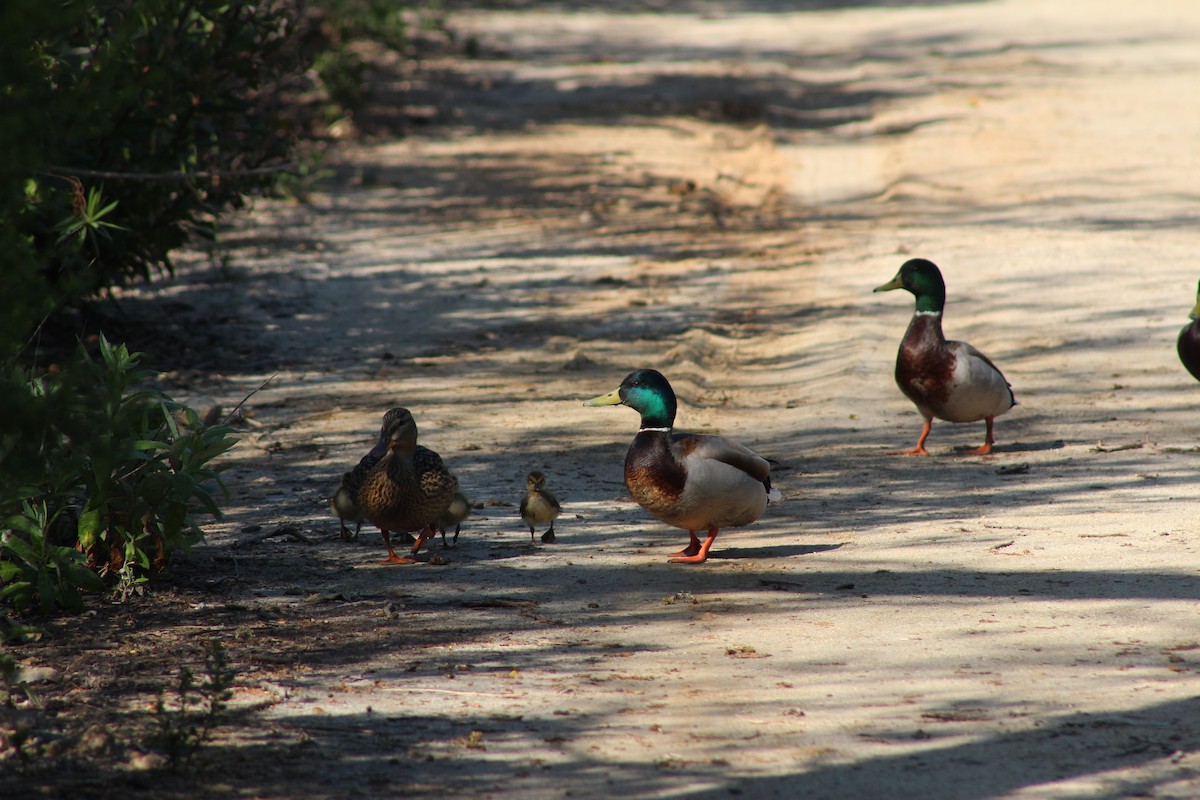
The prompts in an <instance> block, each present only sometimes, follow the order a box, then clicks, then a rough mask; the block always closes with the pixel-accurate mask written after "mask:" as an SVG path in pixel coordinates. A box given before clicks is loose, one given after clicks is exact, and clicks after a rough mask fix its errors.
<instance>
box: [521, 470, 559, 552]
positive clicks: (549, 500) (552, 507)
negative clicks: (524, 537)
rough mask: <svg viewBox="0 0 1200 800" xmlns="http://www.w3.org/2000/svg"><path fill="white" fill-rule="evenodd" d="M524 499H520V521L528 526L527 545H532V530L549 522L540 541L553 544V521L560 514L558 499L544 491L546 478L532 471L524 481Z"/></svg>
mask: <svg viewBox="0 0 1200 800" xmlns="http://www.w3.org/2000/svg"><path fill="white" fill-rule="evenodd" d="M525 487H526V492H525V497H523V498H522V499H521V519H523V520H525V524H526V525H528V526H529V543H530V544H533V532H534V531H533V528H534V526H535V525H539V524H541V523H543V522H549V523H550V527H549V528H548V529H547V530H546V532H545V533H543V534H542V541H543V542H545V543H546V544H554V542H555V541H556V539H555V536H554V520H556V519H558V515H559V514H561V513H562V506H561V505H559V503H558V498H557V497H555V496H554V495H552V494H550V492H549V491H548V490H547V489H546V476H545V475H543V474H542V473H541V472H538V471H537V470H534V471H533V472H531V473H529V477H527V478H526V479H525Z"/></svg>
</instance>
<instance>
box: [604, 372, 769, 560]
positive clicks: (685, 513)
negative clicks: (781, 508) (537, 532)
mask: <svg viewBox="0 0 1200 800" xmlns="http://www.w3.org/2000/svg"><path fill="white" fill-rule="evenodd" d="M584 405H585V406H615V405H627V406H629V407H630V408H632V409H633V410H634V411H637V412H638V413H639V414H641V415H642V424H641V427H640V428H639V429H638V432H637V435H636V436H634V437H633V443H632V444H630V445H629V452H627V453H626V454H625V485H626V486H627V487H628V488H629V493H630V494H631V495H633V499H634V500H636V501H637V502H638V505H640V506H641V507H642V508H644V509H646V510H647V511H649V512H650V513H651V514H653V515H654V516H656V517H658V518H659V519H660V520H662V521H663V522H665V523H667V524H668V525H673V526H674V527H676V528H682V529H684V530H686V531H687V532H688V536H689V541H688V546H687V547H685V548H684V549H683V550H680V551H679V552H677V553H672V554H671V555H672V556H674V557H673V558H672V559H671V561H673V562H676V563H688V564H700V563H703V562H704V561H705V560H706V559H707V558H708V550H709V548H710V547H712V544H713V541H715V540H716V538H717V533H718V532H719V531H720V529H721V528H731V527H738V526H742V525H749V524H750V523H751V522H754V521H755V520H756V519H758V518H759V517H761V516H762V513H763V511H764V510H765V509H766V507H767V500H768V499H771V500H777V499H779V497H780V495H779V492H777V491H775V490H773V489H772V488H771V465H770V464H768V463H767V460H766V459H765V458H763V457H762V456H760V455H758V454H757V453H755V452H753V451H752V450H750V449H749V448H747V447H744V446H743V445H741V444H739V443H738V442H735V441H733V440H732V439H727V438H725V437H724V436H713V435H708V434H696V433H674V432H673V430H672V427H673V426H674V424H675V410H676V404H675V392H674V391H672V389H671V384H670V383H668V382H667V379H666V378H665V377H663V374H662V373H661V372H658V371H656V370H652V369H640V370H638V371H636V372H631V373H629V375H627V376H626V377H625V380H623V381H621V385H620V386H619V387H617V388H616V389H614V390H613V391H611V392H609V393H608V394H603V395H600V396H599V397H595V398H593V399H591V400H588V401H587V402H585V403H584ZM699 530H706V531H708V539H706V540H705V541H704V543H703V544H701V543H700V539H699V538H697V536H696V531H699Z"/></svg>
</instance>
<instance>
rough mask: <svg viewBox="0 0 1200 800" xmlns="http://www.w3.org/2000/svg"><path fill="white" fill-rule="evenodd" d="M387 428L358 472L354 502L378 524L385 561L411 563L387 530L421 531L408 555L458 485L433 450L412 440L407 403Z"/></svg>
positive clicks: (414, 430)
mask: <svg viewBox="0 0 1200 800" xmlns="http://www.w3.org/2000/svg"><path fill="white" fill-rule="evenodd" d="M389 417H390V422H389V424H388V426H387V428H386V431H387V436H386V441H387V453H386V454H385V455H384V456H383V458H381V459H379V461H378V462H377V463H376V464H375V466H374V467H372V468H371V470H370V472H369V473H368V474H367V475H366V477H364V478H363V482H362V485H361V486H360V487H359V489H358V494H357V496H356V497H355V502H356V503H357V505H358V508H359V509H360V510H361V512H362V515H363V517H364V518H365V519H367V520H368V521H369V522H371V523H372V524H373V525H376V526H378V527H379V530H380V532H381V533H382V534H383V543H384V544H385V545H386V546H387V550H388V557H387V559H386V560H385V561H384V563H385V564H412V563H413V559H411V558H400V557H398V556H397V555H396V551H395V550H393V549H392V538H391V532H392V531H404V532H407V531H420V534H419V535H418V536H417V542H416V544H414V545H413V547H412V553H413V555H416V553H417V551H418V550H420V549H421V545H423V544H424V543H425V540H426V539H428V538H429V537H430V536H432V535H433V531H434V529H433V525H434V523H435V522H436V521H437V519H438V517H439V516H440V515H441V513H442V512H443V511H445V510H446V507H447V506H449V505H450V501H451V500H453V499H454V493H455V492H456V491H458V479H457V478H455V477H454V475H453V474H451V472H450V470H448V469H446V465H445V464H443V463H442V459H441V457H440V456H438V454H437V453H435V452H433V451H432V450H430V449H428V448H426V447H421V446H419V445H418V444H417V423H416V420H414V419H413V417H412V414H410V413H409V411H408V409H406V408H393V409H392V410H390V411H388V413H387V415H385V417H384V419H385V420H387V419H389Z"/></svg>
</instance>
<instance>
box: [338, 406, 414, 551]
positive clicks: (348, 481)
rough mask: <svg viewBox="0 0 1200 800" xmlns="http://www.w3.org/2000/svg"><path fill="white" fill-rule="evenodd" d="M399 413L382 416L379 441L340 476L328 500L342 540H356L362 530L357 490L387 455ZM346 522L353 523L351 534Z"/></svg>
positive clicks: (395, 411)
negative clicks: (390, 435) (336, 519)
mask: <svg viewBox="0 0 1200 800" xmlns="http://www.w3.org/2000/svg"><path fill="white" fill-rule="evenodd" d="M401 411H403V409H400V408H393V409H392V410H390V411H388V412H387V413H386V414H384V415H383V427H382V428H381V429H380V431H379V441H377V442H376V443H375V446H374V447H372V448H371V449H370V450H369V451H368V452H367V454H366V455H365V456H363V457H362V459H361V460H360V461H359V462H358V465H357V466H355V467H354V469H352V470H350V471H349V472H346V473H343V474H342V482H341V483H340V484H339V485H338V488H337V491H335V492H334V493H333V497H332V498H330V502H329V504H330V506H332V508H333V513H334V514H336V515H337V517H338V520H339V521H340V522H341V525H342V538H343V539H352V538H356V537H357V536H358V532H359V530H360V529H361V528H362V524H363V513H362V509H361V508H359V507H358V490H359V489H361V488H362V485H363V481H364V480H366V478H367V476H368V475H370V474H371V470H372V469H374V468H375V465H376V464H378V463H379V460H380V459H381V458H383V457H384V456H385V455H387V450H388V433H389V431H390V429H391V427H392V425H394V424H395V422H396V420H397V419H398V417H399V412H401ZM346 520H350V521H351V522H353V523H354V533H353V534H351V533H350V529H349V528H347V527H346Z"/></svg>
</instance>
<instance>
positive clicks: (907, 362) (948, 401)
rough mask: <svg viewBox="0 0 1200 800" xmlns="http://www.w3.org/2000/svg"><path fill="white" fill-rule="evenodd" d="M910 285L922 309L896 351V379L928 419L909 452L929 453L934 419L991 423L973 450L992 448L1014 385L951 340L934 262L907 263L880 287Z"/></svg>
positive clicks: (941, 283)
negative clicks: (996, 425)
mask: <svg viewBox="0 0 1200 800" xmlns="http://www.w3.org/2000/svg"><path fill="white" fill-rule="evenodd" d="M891 289H906V290H908V291H910V292H912V293H913V294H914V295H916V298H917V308H916V311H915V312H914V313H913V318H912V321H911V322H910V323H908V331H907V332H905V334H904V339H903V340H902V341H901V342H900V352H899V353H898V354H897V355H896V383H897V384H899V386H900V391H902V392H904V394H905V396H906V397H908V399H909V400H912V401H913V403H915V404H916V406H917V410H918V411H920V412H921V416H922V417H924V418H925V425H924V427H922V428H921V438H919V439H917V446H916V447H914V448H913V449H911V450H904V451H902V452H903V453H904V454H905V455H917V456H927V455H929V451H928V450H926V449H925V440H926V439H927V438H928V437H929V431H930V429H931V428H932V427H933V418H934V417H937V418H938V419H944V420H946V421H947V422H978V421H979V420H981V419H982V420H985V421H986V422H987V436H986V438H985V439H984V442H983V446H982V447H980V448H978V449H976V450H972V451H971V452H972V453H977V454H979V455H987V454H988V453H990V452H992V444H993V442H994V440H993V438H992V421H993V420H994V419H995V418H996V417H998V416H1000V415H1001V414H1003V413H1004V412H1005V411H1008V410H1009V409H1010V408H1012V407H1013V406H1015V405H1016V404H1017V400H1016V398H1015V397H1013V393H1012V387H1011V386H1009V385H1008V381H1006V380H1005V379H1004V375H1003V374H1002V373H1001V372H1000V370H999V369H997V368H996V365H995V364H993V363H992V362H991V361H989V360H988V357H987V356H985V355H984V354H983V353H981V352H979V351H978V350H976V349H975V348H974V347H972V346H971V345H969V344H967V343H966V342H955V341H947V340H946V336H945V334H943V333H942V309H943V307H944V306H945V305H946V284H945V282H944V281H943V280H942V273H941V272H940V271H939V270H938V268H937V267H936V266H935V265H934V264H933V262H932V261H926V260H925V259H923V258H914V259H911V260H909V261H906V262H904V265H903V266H902V267H900V271H899V272H898V273H896V277H895V278H892V280H891V281H889V282H888V283H885V284H884V285H883V286H879V287H877V288H876V289H875V291H877V292H886V291H890V290H891Z"/></svg>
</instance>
